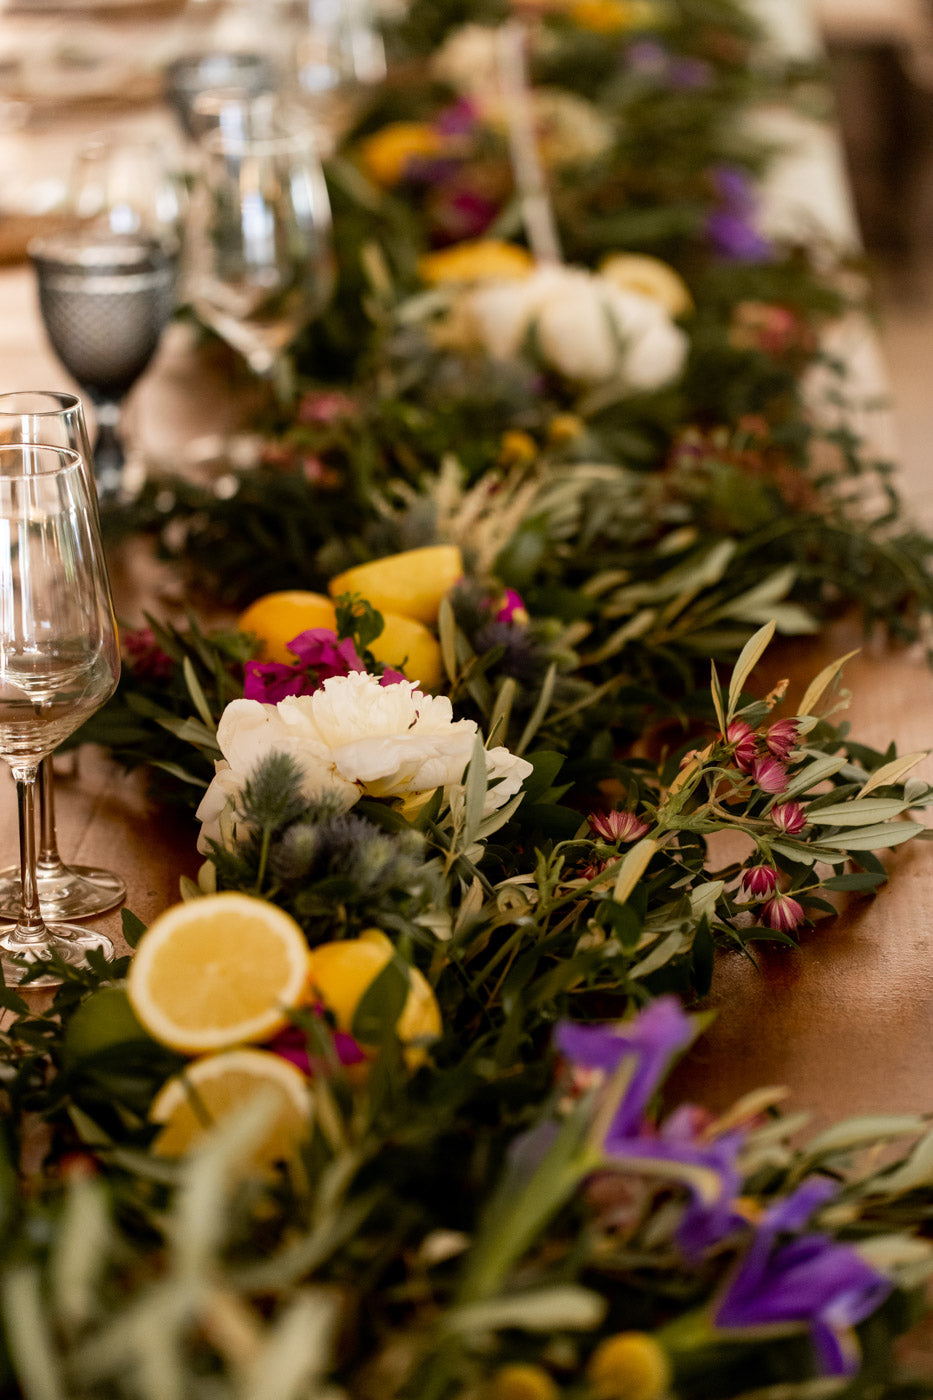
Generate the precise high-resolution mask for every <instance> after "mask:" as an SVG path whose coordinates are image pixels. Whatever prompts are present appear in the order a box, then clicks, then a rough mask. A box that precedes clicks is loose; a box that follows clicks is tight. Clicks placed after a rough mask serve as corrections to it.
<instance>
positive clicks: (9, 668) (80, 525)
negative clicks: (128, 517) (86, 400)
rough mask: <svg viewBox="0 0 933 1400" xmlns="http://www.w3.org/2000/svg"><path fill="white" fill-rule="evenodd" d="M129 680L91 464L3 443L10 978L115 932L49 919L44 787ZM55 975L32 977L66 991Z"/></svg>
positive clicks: (4, 947) (97, 944)
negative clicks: (18, 886) (11, 819)
mask: <svg viewBox="0 0 933 1400" xmlns="http://www.w3.org/2000/svg"><path fill="white" fill-rule="evenodd" d="M119 674H120V653H119V648H118V645H117V630H116V623H115V622H114V617H113V606H112V604H111V601H110V586H109V583H108V580H107V570H106V564H105V562H104V552H103V546H102V545H101V541H100V532H99V529H98V525H97V511H96V508H95V505H94V502H93V499H92V497H91V494H90V491H89V489H88V482H87V478H86V476H85V468H84V463H83V462H82V460H81V458H80V457H79V456H78V454H77V452H71V451H69V450H68V449H67V448H61V447H46V446H39V445H37V444H35V443H14V444H4V445H2V446H0V758H3V759H4V760H5V761H6V762H7V763H8V764H9V765H10V767H11V768H12V770H13V776H14V778H15V779H16V791H17V801H18V807H19V842H20V878H21V882H22V902H21V906H20V913H19V918H18V920H17V922H16V924H15V925H12V926H11V927H9V928H8V929H7V930H6V931H5V932H3V933H2V934H0V956H2V965H3V973H4V977H5V978H6V981H7V982H8V983H16V982H21V981H22V980H23V979H24V977H25V976H26V975H27V973H28V972H29V964H31V963H35V962H41V961H47V960H48V959H49V958H50V957H51V956H52V954H53V953H54V954H57V955H58V956H59V957H61V958H62V959H64V960H65V961H66V962H69V963H81V962H83V961H84V960H85V955H86V953H87V952H88V951H89V950H90V949H92V948H97V949H101V950H103V951H104V952H105V953H107V952H109V953H112V952H113V945H112V944H111V942H110V940H109V939H108V938H106V937H105V936H104V935H103V934H101V933H98V932H96V931H95V930H92V929H88V928H87V927H86V926H85V927H82V926H81V925H80V924H57V923H56V924H49V925H47V924H46V923H45V921H44V920H43V917H42V913H41V911H40V908H39V895H38V889H37V885H36V836H35V810H34V808H35V786H36V778H37V775H38V772H39V765H40V763H41V762H42V760H43V759H44V758H46V757H48V756H49V755H50V754H51V753H52V752H53V751H54V750H55V749H56V748H57V747H58V745H59V744H60V743H61V742H62V740H63V739H66V738H67V737H68V735H69V734H71V733H73V732H74V730H76V729H77V728H78V727H79V725H81V724H82V723H83V722H84V721H85V720H86V719H87V718H88V716H89V715H91V714H93V713H94V711H95V710H98V709H99V708H100V706H101V705H103V704H104V702H105V701H106V700H107V699H109V697H110V696H111V695H112V694H113V692H114V689H115V688H116V684H117V679H118V677H119ZM60 980H61V978H60V977H59V976H58V975H57V974H56V973H55V972H54V971H53V970H50V971H49V972H47V973H44V974H40V975H39V976H38V977H36V978H35V980H34V981H33V980H32V979H30V981H31V985H35V986H55V985H56V984H57V983H58V982H59V981H60Z"/></svg>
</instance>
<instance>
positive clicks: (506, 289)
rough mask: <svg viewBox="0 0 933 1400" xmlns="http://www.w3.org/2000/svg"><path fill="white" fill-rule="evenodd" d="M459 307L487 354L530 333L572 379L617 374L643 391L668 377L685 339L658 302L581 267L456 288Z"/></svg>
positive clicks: (512, 347) (498, 355)
mask: <svg viewBox="0 0 933 1400" xmlns="http://www.w3.org/2000/svg"><path fill="white" fill-rule="evenodd" d="M464 307H465V311H466V315H467V319H468V321H469V324H470V326H471V328H472V331H473V335H474V337H475V340H476V342H477V343H478V344H479V345H480V346H481V347H482V348H483V349H484V350H485V351H486V353H487V354H488V355H491V356H492V358H493V359H497V360H507V359H511V358H513V357H514V356H515V355H516V354H517V353H518V351H519V350H520V348H521V346H522V344H523V342H524V341H525V339H526V337H527V336H528V335H529V333H530V332H532V331H533V332H534V337H535V343H536V346H537V349H538V352H539V354H540V355H541V357H542V359H543V360H544V361H545V362H546V363H547V364H549V365H550V366H551V367H552V368H554V369H556V370H558V371H559V373H561V374H562V375H564V376H565V377H566V378H567V379H570V380H573V381H575V382H577V383H580V384H599V383H604V382H606V381H607V380H611V379H618V380H619V382H620V383H621V384H622V385H623V386H625V387H626V388H628V389H629V390H630V391H631V392H632V393H641V392H647V391H650V390H652V389H658V388H660V387H661V386H662V385H664V384H668V383H670V382H671V380H673V379H675V378H676V377H677V375H679V374H680V372H681V370H682V369H683V366H684V361H685V360H686V356H687V348H688V340H687V336H686V335H685V333H684V332H683V331H682V330H681V329H680V327H679V326H676V325H675V324H674V322H673V321H672V320H671V317H670V316H669V314H668V312H667V311H666V310H665V309H664V307H663V306H662V305H661V304H660V303H659V302H658V301H656V300H655V299H653V298H652V297H647V296H643V295H642V294H641V293H639V292H635V291H628V290H623V289H622V288H620V287H617V286H616V285H615V284H614V283H612V282H610V281H609V280H608V279H607V278H605V277H601V276H600V275H599V274H598V273H594V272H588V271H587V270H586V269H585V268H581V267H563V266H546V267H540V268H538V269H537V270H536V271H535V272H534V273H532V275H531V276H530V277H527V278H525V279H524V280H523V281H510V282H487V283H484V284H483V285H481V286H478V287H473V288H470V289H469V290H467V291H466V292H465V293H464Z"/></svg>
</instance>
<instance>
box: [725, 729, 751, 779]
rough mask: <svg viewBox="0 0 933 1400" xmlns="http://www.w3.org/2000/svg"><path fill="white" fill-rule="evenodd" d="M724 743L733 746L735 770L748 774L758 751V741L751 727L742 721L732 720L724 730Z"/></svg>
mask: <svg viewBox="0 0 933 1400" xmlns="http://www.w3.org/2000/svg"><path fill="white" fill-rule="evenodd" d="M726 742H727V743H729V744H731V745H732V746H733V749H732V757H733V760H734V762H735V766H736V768H741V770H742V772H743V773H750V772H751V770H752V764H753V763H754V762H755V754H756V753H757V751H758V740H757V738H756V736H755V731H754V729H752V727H751V725H749V724H746V723H745V721H744V719H734V720H733V721H732V723H731V724H730V725H729V728H728V729H727V730H726Z"/></svg>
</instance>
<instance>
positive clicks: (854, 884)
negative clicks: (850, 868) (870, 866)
mask: <svg viewBox="0 0 933 1400" xmlns="http://www.w3.org/2000/svg"><path fill="white" fill-rule="evenodd" d="M887 878H888V877H887V875H886V874H883V875H879V874H878V872H877V871H876V870H857V871H854V872H853V873H852V874H851V875H834V876H833V877H832V879H830V880H824V881H823V889H824V890H853V891H866V890H876V889H877V888H878V886H879V885H883V884H884V883H885V882H886V881H887Z"/></svg>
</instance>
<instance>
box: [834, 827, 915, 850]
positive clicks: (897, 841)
mask: <svg viewBox="0 0 933 1400" xmlns="http://www.w3.org/2000/svg"><path fill="white" fill-rule="evenodd" d="M925 830H926V828H925V827H922V826H920V825H919V823H918V822H881V823H879V825H878V826H864V827H860V828H858V829H857V830H855V831H853V832H851V833H845V832H844V833H842V834H841V835H840V836H826V837H824V838H823V844H824V845H825V846H832V847H835V849H836V850H845V851H878V850H881V849H887V848H888V847H889V846H900V845H903V843H904V842H905V841H910V840H911V839H912V838H913V837H914V836H919V835H920V834H921V833H922V832H924V831H925Z"/></svg>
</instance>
